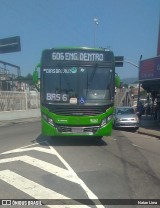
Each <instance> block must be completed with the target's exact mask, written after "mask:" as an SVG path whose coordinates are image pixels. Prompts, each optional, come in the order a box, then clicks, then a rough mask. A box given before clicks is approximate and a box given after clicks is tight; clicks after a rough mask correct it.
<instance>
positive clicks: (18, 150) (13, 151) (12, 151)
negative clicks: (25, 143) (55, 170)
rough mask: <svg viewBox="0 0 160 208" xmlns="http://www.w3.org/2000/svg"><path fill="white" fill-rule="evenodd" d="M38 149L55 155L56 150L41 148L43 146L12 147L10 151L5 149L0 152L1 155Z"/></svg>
mask: <svg viewBox="0 0 160 208" xmlns="http://www.w3.org/2000/svg"><path fill="white" fill-rule="evenodd" d="M31 150H32V151H39V152H44V153H48V154H52V155H56V154H57V152H56V151H54V150H51V149H49V148H48V149H47V148H43V147H30V148H25V149H24V148H18V149H14V150H11V151H7V152H3V153H1V155H6V154H12V153H20V152H27V151H31Z"/></svg>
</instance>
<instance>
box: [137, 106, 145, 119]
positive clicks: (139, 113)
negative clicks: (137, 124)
mask: <svg viewBox="0 0 160 208" xmlns="http://www.w3.org/2000/svg"><path fill="white" fill-rule="evenodd" d="M143 112H144V108H143V105H142V103H141V102H139V104H138V106H137V115H138V118H139V120H141V116H142V114H143Z"/></svg>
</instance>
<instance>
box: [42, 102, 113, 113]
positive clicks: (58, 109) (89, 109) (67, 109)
mask: <svg viewBox="0 0 160 208" xmlns="http://www.w3.org/2000/svg"><path fill="white" fill-rule="evenodd" d="M45 107H47V108H48V109H49V111H50V112H52V113H55V114H56V115H61V116H95V115H100V114H102V113H105V112H106V110H107V109H108V108H109V107H111V105H107V106H58V105H57V106H55V105H49V104H47V105H45Z"/></svg>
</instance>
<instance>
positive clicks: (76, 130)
mask: <svg viewBox="0 0 160 208" xmlns="http://www.w3.org/2000/svg"><path fill="white" fill-rule="evenodd" d="M72 132H73V133H83V128H78V127H74V128H72Z"/></svg>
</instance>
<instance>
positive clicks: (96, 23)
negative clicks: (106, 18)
mask: <svg viewBox="0 0 160 208" xmlns="http://www.w3.org/2000/svg"><path fill="white" fill-rule="evenodd" d="M98 24H99V23H98V19H97V18H94V47H96V28H97V26H98Z"/></svg>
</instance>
